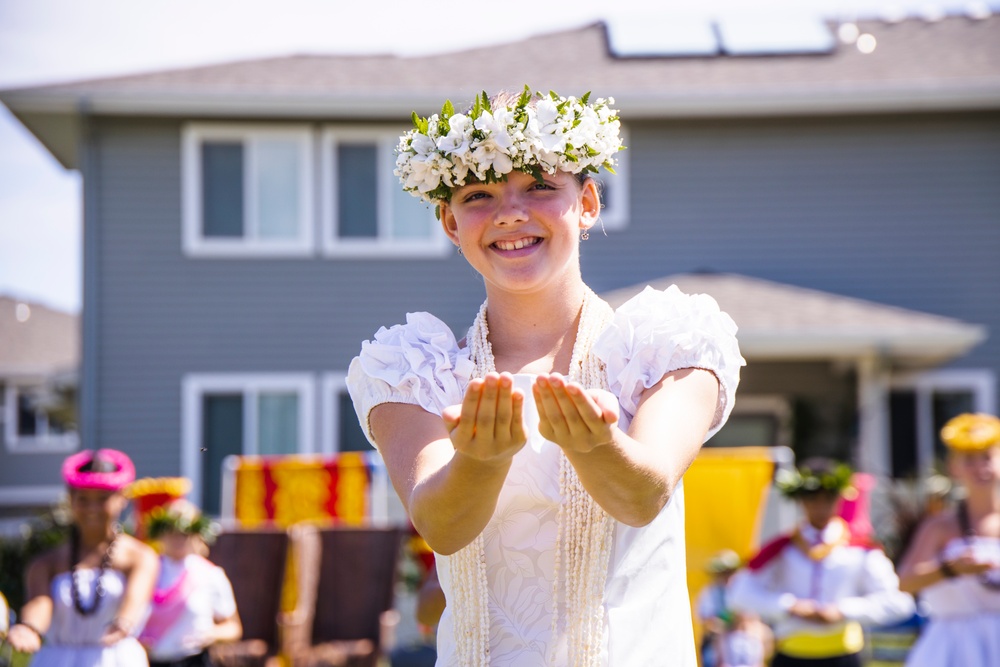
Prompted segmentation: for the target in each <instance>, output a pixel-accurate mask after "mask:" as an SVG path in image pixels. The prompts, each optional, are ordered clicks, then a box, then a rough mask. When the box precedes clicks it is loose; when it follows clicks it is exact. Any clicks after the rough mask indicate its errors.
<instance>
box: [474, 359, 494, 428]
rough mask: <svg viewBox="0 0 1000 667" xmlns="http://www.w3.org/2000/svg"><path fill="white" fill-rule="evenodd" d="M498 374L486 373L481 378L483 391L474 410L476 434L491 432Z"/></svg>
mask: <svg viewBox="0 0 1000 667" xmlns="http://www.w3.org/2000/svg"><path fill="white" fill-rule="evenodd" d="M499 382H500V376H499V375H498V374H497V373H487V374H486V377H484V378H483V393H482V397H481V398H480V399H479V409H478V410H477V411H476V434H477V435H478V434H480V433H483V434H486V433H488V434H492V433H493V425H494V423H495V422H496V416H497V395H498V394H499Z"/></svg>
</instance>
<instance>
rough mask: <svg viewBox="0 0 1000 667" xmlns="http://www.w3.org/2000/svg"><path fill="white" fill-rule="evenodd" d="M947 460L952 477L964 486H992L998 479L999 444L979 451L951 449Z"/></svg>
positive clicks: (999, 474) (999, 462) (999, 468)
mask: <svg viewBox="0 0 1000 667" xmlns="http://www.w3.org/2000/svg"><path fill="white" fill-rule="evenodd" d="M948 461H949V463H948V465H949V468H950V471H951V476H952V478H953V479H954V480H956V481H957V482H960V483H961V484H963V485H964V486H966V487H969V488H971V487H977V486H987V487H992V486H993V485H994V484H996V483H997V482H998V481H1000V445H994V446H993V447H990V448H989V449H985V450H983V451H981V452H957V451H953V452H951V454H950V455H949V457H948Z"/></svg>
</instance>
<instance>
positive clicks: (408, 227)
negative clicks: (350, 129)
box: [383, 151, 443, 240]
mask: <svg viewBox="0 0 1000 667" xmlns="http://www.w3.org/2000/svg"><path fill="white" fill-rule="evenodd" d="M387 153H388V155H389V162H388V164H386V165H385V166H384V167H383V171H384V173H386V174H388V176H389V178H392V179H394V180H393V183H392V186H393V187H392V236H393V238H396V239H422V240H426V239H430V238H431V237H432V236H433V234H435V233H436V232H437V230H438V222H437V220H436V219H435V218H434V214H433V212H432V211H433V209H429V208H428V207H427V204H426V203H425V202H424V201H423V200H421V199H417V198H416V197H414V196H413V195H411V194H410V193H409V192H407V191H405V190H403V188H402V187H400V185H399V183H398V182H397V181H395V178H396V177H395V176H393V175H392V170H393V169H395V168H396V155H395V153H394V152H393V151H387ZM442 233H443V232H442Z"/></svg>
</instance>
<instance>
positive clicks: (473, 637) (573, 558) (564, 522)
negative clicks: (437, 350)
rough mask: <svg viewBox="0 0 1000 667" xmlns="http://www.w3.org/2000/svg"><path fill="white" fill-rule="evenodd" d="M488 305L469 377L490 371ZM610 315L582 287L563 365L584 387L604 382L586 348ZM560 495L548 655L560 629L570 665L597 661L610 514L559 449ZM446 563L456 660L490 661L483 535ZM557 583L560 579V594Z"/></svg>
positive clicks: (593, 665) (591, 665)
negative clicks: (450, 580)
mask: <svg viewBox="0 0 1000 667" xmlns="http://www.w3.org/2000/svg"><path fill="white" fill-rule="evenodd" d="M486 307H487V303H486V302H484V303H483V305H482V307H480V309H479V314H478V316H477V317H476V321H475V322H474V323H473V325H472V328H471V329H470V330H469V335H468V339H467V340H468V341H469V346H470V354H471V358H472V361H473V363H475V365H476V373H475V377H483V376H484V375H486V374H487V373H490V372H495V371H496V363H495V360H494V358H493V349H492V346H491V345H490V341H489V329H488V328H487V323H486ZM613 314H614V313H613V311H612V310H611V307H610V306H609V305H608V304H607V303H605V302H604V301H602V300H601V299H600V298H599V297H598V296H597V295H596V294H594V292H593V291H592V290H590V289H589V288H588V289H587V291H586V293H585V294H584V298H583V306H582V308H581V311H580V324H579V327H578V329H577V332H576V342H575V343H574V345H573V354H572V357H571V359H570V368H569V379H570V380H573V381H575V382H579V383H580V384H582V385H583V386H584V387H586V388H588V389H607V388H608V382H607V374H606V373H605V369H604V364H603V363H601V361H600V360H599V359H598V358H597V357H596V356H595V355H593V354H591V348H592V347H593V344H594V341H595V340H596V339H597V337H598V336H599V335H600V334H601V332H602V331H603V330H604V328H605V327H606V325H607V323H608V322H609V321H610V320H611V317H612V315H613ZM559 495H560V498H561V501H560V504H559V512H558V515H557V525H558V527H559V528H558V533H557V538H556V560H555V576H554V577H553V582H552V600H553V610H554V613H553V617H552V626H551V637H550V644H549V651H550V659H549V662H550V663H553V662H554V660H553V659H552V658H551V654H552V651H554V650H555V647H556V646H557V644H558V643H559V642H558V638H559V633H560V632H563V633H565V636H566V644H567V647H568V659H569V663H568V664H570V665H574V666H576V665H580V666H583V667H597V666H598V665H599V664H600V658H601V650H602V648H603V644H604V609H603V606H602V603H603V600H604V584H605V581H606V580H607V574H608V564H609V562H610V557H611V542H612V532H613V530H614V520H613V519H612V518H611V517H610V516H609V515H608V514H607V513H606V512H605V511H604V510H603V509H601V507H600V505H598V504H597V502H596V501H594V499H593V498H592V497H591V496H590V494H589V493H587V491H586V489H584V487H583V484H582V483H581V482H580V479H579V477H577V474H576V471H575V470H574V469H573V466H572V465H570V463H569V461H568V460H567V459H566V456H565V455H561V456H560V462H559ZM452 562H453V566H452V567H453V571H454V578H455V586H454V589H455V590H454V593H455V594H454V598H455V599H454V600H449V604H454V612H453V614H452V618H453V619H454V622H455V641H456V644H457V647H456V648H457V650H458V658H459V662H460V664H462V665H468V666H471V667H486V666H487V665H489V662H490V642H489V638H490V617H489V606H488V598H489V592H488V591H489V588H488V584H487V580H486V552H485V550H484V546H483V537H482V535H481V534H480V535H479V536H478V537H476V539H474V540H473V541H472V542H471V543H469V545H468V546H466V547H465V548H463V549H461V550H460V551H458V552H456V553H455V555H454V556H453V560H452ZM561 578H562V579H563V581H562V582H561V581H560V580H561ZM560 583H562V584H563V586H562V591H563V594H562V595H560Z"/></svg>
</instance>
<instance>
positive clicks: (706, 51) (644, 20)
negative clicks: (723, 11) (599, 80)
mask: <svg viewBox="0 0 1000 667" xmlns="http://www.w3.org/2000/svg"><path fill="white" fill-rule="evenodd" d="M608 38H609V41H610V46H611V52H612V54H614V55H615V56H618V57H620V58H641V57H670V56H714V55H718V54H719V40H718V38H717V37H716V34H715V30H714V29H713V27H712V23H711V21H709V20H708V19H696V18H687V17H670V16H666V15H659V16H629V17H623V18H616V19H611V20H609V21H608Z"/></svg>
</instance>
